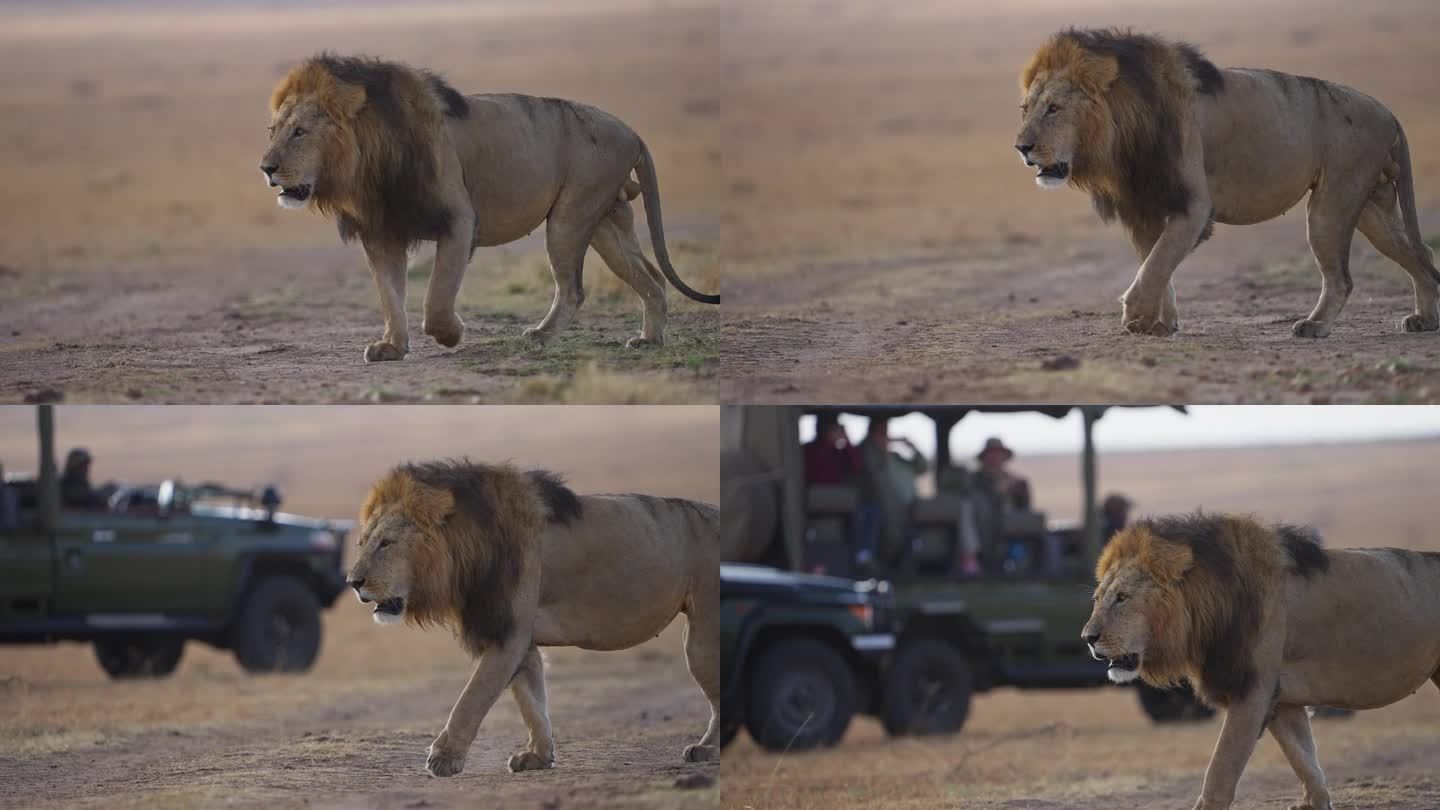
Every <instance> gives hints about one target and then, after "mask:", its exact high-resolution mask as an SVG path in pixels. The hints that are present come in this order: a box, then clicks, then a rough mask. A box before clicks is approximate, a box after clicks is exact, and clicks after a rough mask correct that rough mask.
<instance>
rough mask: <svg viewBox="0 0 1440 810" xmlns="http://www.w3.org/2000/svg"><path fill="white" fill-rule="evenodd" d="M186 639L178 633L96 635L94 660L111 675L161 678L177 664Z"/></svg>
mask: <svg viewBox="0 0 1440 810" xmlns="http://www.w3.org/2000/svg"><path fill="white" fill-rule="evenodd" d="M184 651H185V639H183V638H180V637H178V636H173V637H172V636H150V637H140V638H116V639H98V640H96V642H95V660H96V661H98V662H100V668H101V669H103V670H105V672H106V674H108V675H109V676H110V677H112V678H163V677H165V676H166V675H169V674H170V673H172V672H174V671H175V667H176V666H178V665H179V664H180V654H181V653H183V652H184Z"/></svg>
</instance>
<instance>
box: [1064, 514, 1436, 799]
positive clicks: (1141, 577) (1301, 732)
mask: <svg viewBox="0 0 1440 810" xmlns="http://www.w3.org/2000/svg"><path fill="white" fill-rule="evenodd" d="M1095 576H1096V579H1097V580H1098V586H1097V587H1096V589H1095V597H1094V598H1095V608H1094V611H1093V612H1092V613H1091V616H1090V620H1089V621H1088V622H1087V623H1086V624H1085V628H1084V630H1083V631H1081V638H1082V640H1083V641H1084V642H1085V643H1086V644H1088V645H1089V647H1090V651H1091V654H1092V655H1093V656H1095V658H1097V659H1104V660H1108V661H1109V676H1110V679H1111V680H1113V681H1115V682H1117V683H1124V682H1127V681H1132V680H1135V679H1136V678H1137V677H1138V678H1140V679H1142V680H1144V681H1145V682H1146V683H1148V684H1150V685H1152V686H1157V687H1170V686H1175V685H1178V684H1180V683H1181V682H1189V683H1190V684H1191V685H1192V686H1193V687H1194V689H1195V693H1196V694H1197V695H1198V696H1199V697H1200V698H1201V700H1203V701H1205V702H1206V703H1207V704H1209V705H1211V706H1214V707H1217V708H1221V709H1223V710H1224V711H1225V722H1224V724H1223V726H1222V727H1221V730H1220V740H1219V742H1218V743H1217V744H1216V746H1215V752H1214V754H1213V755H1212V756H1211V759H1210V765H1209V767H1208V768H1207V769H1206V771H1205V783H1204V788H1203V790H1202V792H1201V796H1200V799H1199V801H1198V802H1196V804H1195V807H1196V808H1226V807H1229V806H1230V805H1231V802H1233V801H1234V799H1235V786H1236V783H1237V782H1238V781H1239V779H1240V774H1241V772H1242V771H1244V770H1245V764H1246V762H1247V761H1248V760H1249V758H1250V754H1251V752H1252V751H1253V750H1254V748H1255V744H1256V742H1257V740H1258V738H1259V737H1260V736H1261V735H1262V734H1263V733H1264V732H1265V730H1267V729H1268V730H1269V732H1270V734H1271V736H1273V737H1274V738H1275V742H1277V743H1279V745H1280V750H1281V752H1283V753H1284V755H1285V759H1286V760H1287V761H1288V762H1289V763H1290V767H1292V768H1293V769H1294V770H1295V773H1296V775H1297V776H1299V778H1300V782H1301V784H1302V785H1303V786H1304V796H1303V798H1302V799H1301V800H1300V803H1299V804H1297V805H1295V806H1294V808H1292V810H1295V809H1296V808H1298V809H1299V810H1328V809H1329V808H1330V794H1329V791H1328V790H1327V789H1326V786H1325V775H1324V774H1323V773H1322V772H1321V770H1320V763H1319V760H1318V759H1317V757H1316V754H1315V742H1314V740H1313V739H1312V737H1311V734H1310V719H1309V716H1308V715H1307V713H1306V707H1307V706H1333V707H1336V708H1343V709H1373V708H1378V707H1381V706H1387V705H1389V704H1391V703H1394V702H1396V701H1398V700H1400V699H1401V698H1404V697H1406V696H1407V695H1410V694H1412V693H1414V692H1415V691H1416V690H1418V689H1419V688H1420V687H1421V686H1423V685H1424V684H1425V681H1426V680H1430V681H1432V682H1434V683H1435V685H1436V686H1440V554H1437V553H1434V552H1416V551H1405V550H1402V549H1394V548H1368V549H1340V550H1325V549H1322V548H1321V547H1320V544H1319V538H1318V536H1317V535H1316V534H1315V532H1314V531H1313V530H1310V529H1304V528H1298V527H1295V526H1288V525H1283V524H1281V525H1273V526H1265V525H1261V524H1260V523H1257V522H1256V521H1255V520H1253V519H1251V518H1248V517H1237V516H1228V515H1216V514H1206V513H1203V512H1195V513H1192V514H1188V515H1179V516H1171V517H1162V518H1153V519H1146V520H1142V521H1139V522H1137V523H1136V524H1134V525H1133V526H1131V527H1129V528H1127V529H1124V530H1122V531H1121V532H1120V533H1119V534H1117V535H1115V537H1114V538H1113V539H1111V540H1110V542H1109V544H1108V545H1107V546H1106V547H1105V550H1104V552H1102V553H1101V555H1100V560H1099V563H1098V564H1097V566H1096V569H1095Z"/></svg>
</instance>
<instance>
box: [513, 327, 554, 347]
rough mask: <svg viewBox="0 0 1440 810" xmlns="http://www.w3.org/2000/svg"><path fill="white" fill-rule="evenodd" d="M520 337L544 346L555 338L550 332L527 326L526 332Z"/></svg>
mask: <svg viewBox="0 0 1440 810" xmlns="http://www.w3.org/2000/svg"><path fill="white" fill-rule="evenodd" d="M520 335H521V336H522V337H527V338H530V339H531V340H533V341H535V342H536V343H540V344H542V345H543V344H545V343H548V342H549V341H550V338H552V337H554V336H553V335H551V334H550V333H549V332H546V331H545V330H543V329H541V328H540V327H538V326H527V327H525V331H523V332H521V333H520Z"/></svg>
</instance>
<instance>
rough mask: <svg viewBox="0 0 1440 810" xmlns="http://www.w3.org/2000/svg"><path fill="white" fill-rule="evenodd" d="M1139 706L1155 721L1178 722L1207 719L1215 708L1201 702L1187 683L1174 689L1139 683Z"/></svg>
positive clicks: (1212, 714) (1213, 712)
mask: <svg viewBox="0 0 1440 810" xmlns="http://www.w3.org/2000/svg"><path fill="white" fill-rule="evenodd" d="M1139 691H1140V706H1141V707H1142V708H1144V709H1145V713H1146V714H1148V715H1150V719H1151V720H1154V721H1155V722H1157V723H1179V722H1184V721H1187V720H1208V719H1209V718H1211V717H1213V716H1215V710H1214V709H1212V708H1210V707H1209V706H1206V705H1205V704H1204V703H1201V702H1200V700H1199V698H1197V697H1195V692H1194V691H1193V690H1192V689H1191V688H1190V686H1189V684H1186V685H1184V686H1180V687H1178V688H1175V689H1156V688H1155V687H1153V686H1151V685H1149V684H1147V683H1141V684H1140V686H1139Z"/></svg>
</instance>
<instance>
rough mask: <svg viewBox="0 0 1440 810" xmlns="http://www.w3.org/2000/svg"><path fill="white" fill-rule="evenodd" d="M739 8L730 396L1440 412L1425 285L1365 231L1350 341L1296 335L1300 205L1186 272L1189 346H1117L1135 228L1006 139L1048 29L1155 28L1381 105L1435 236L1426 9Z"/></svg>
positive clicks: (1309, 291) (1307, 298)
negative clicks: (1406, 323) (1410, 328)
mask: <svg viewBox="0 0 1440 810" xmlns="http://www.w3.org/2000/svg"><path fill="white" fill-rule="evenodd" d="M745 6H746V9H747V12H748V13H744V14H738V15H735V16H734V18H733V19H732V26H733V30H732V38H733V40H734V41H736V42H742V43H744V45H743V47H740V48H738V49H736V51H735V52H731V51H726V58H727V61H729V62H730V63H731V64H730V69H731V70H732V71H733V72H734V73H735V75H736V76H737V82H738V85H739V87H740V88H742V89H743V91H744V95H743V97H742V99H741V100H740V101H737V104H736V110H737V113H736V118H735V120H734V122H733V131H734V132H735V133H736V135H737V138H738V140H737V144H738V145H737V146H736V148H735V158H734V159H733V160H727V162H726V169H727V174H728V175H729V177H728V178H727V182H728V183H729V185H728V187H727V191H728V195H727V205H726V213H725V215H724V219H723V223H724V225H725V228H726V231H725V237H724V239H725V250H726V251H727V255H728V256H730V257H732V260H731V261H730V262H727V266H726V270H725V274H726V275H725V291H726V294H727V296H728V297H727V298H726V305H725V309H724V312H723V316H724V327H723V329H724V331H723V333H722V335H723V358H722V364H723V371H722V378H723V381H722V384H721V397H722V399H723V400H725V401H737V402H754V401H760V402H799V403H803V402H826V401H837V400H838V401H847V402H853V401H892V400H904V401H957V402H963V401H984V402H1036V401H1046V402H1057V401H1070V402H1073V401H1084V402H1146V401H1166V402H1236V401H1243V402H1273V401H1286V402H1301V403H1305V402H1325V401H1330V402H1380V403H1388V402H1430V401H1437V400H1440V386H1437V385H1436V384H1435V379H1436V376H1437V374H1440V338H1437V337H1436V335H1434V334H1429V335H1419V336H1417V335H1404V334H1399V333H1397V332H1396V327H1395V324H1396V322H1397V321H1398V320H1399V319H1400V318H1401V317H1402V316H1404V315H1406V314H1408V313H1409V312H1411V311H1412V307H1413V304H1412V302H1411V292H1410V286H1409V280H1408V277H1406V276H1405V274H1404V273H1403V271H1401V270H1400V268H1398V267H1396V266H1394V265H1393V264H1391V263H1390V262H1389V261H1388V260H1385V259H1383V258H1381V257H1378V255H1377V254H1376V253H1375V251H1374V250H1373V249H1372V248H1370V246H1369V245H1368V244H1366V243H1365V242H1364V239H1363V237H1358V238H1357V239H1356V240H1355V247H1354V250H1353V252H1352V269H1353V275H1354V279H1355V284H1356V286H1355V293H1354V295H1353V296H1352V297H1351V299H1350V303H1349V305H1348V306H1347V308H1346V310H1345V313H1344V316H1343V318H1342V320H1341V321H1340V323H1339V325H1338V326H1337V328H1336V329H1335V331H1334V333H1333V334H1332V335H1331V337H1330V338H1328V339H1326V340H1321V341H1313V342H1312V341H1297V340H1295V339H1293V338H1292V337H1291V336H1290V328H1289V327H1290V324H1291V323H1293V322H1294V321H1295V320H1298V319H1299V318H1301V317H1304V315H1305V314H1307V313H1308V312H1309V311H1310V309H1311V307H1312V306H1313V305H1314V303H1315V300H1316V298H1317V297H1318V294H1319V273H1318V272H1317V271H1316V270H1315V269H1314V267H1313V262H1312V260H1311V259H1310V257H1309V251H1308V247H1307V245H1306V242H1305V227H1304V208H1303V206H1300V207H1298V210H1297V211H1292V212H1291V213H1290V214H1289V215H1287V216H1286V217H1284V218H1282V219H1281V220H1278V221H1276V222H1273V223H1269V224H1266V225H1264V226H1255V227H1225V226H1222V227H1218V228H1217V229H1216V233H1215V236H1214V238H1213V239H1211V240H1210V241H1209V242H1207V243H1206V244H1204V245H1203V246H1202V247H1201V248H1200V250H1199V251H1198V252H1197V253H1196V254H1195V255H1194V256H1192V257H1191V258H1189V259H1187V260H1186V262H1185V263H1184V264H1183V265H1182V267H1181V268H1180V270H1179V272H1178V273H1177V274H1176V277H1175V284H1176V287H1177V290H1178V292H1179V303H1180V313H1181V314H1180V319H1181V333H1180V334H1179V335H1178V336H1177V337H1174V338H1168V339H1152V338H1138V337H1133V336H1127V335H1124V334H1123V333H1122V332H1121V330H1120V323H1119V321H1120V313H1119V304H1118V303H1117V299H1118V298H1119V296H1120V294H1121V293H1122V292H1123V291H1124V290H1125V287H1126V286H1127V285H1128V284H1129V283H1130V280H1131V278H1132V277H1133V275H1134V272H1135V268H1136V260H1135V258H1134V256H1133V255H1132V254H1131V253H1130V251H1129V247H1128V243H1127V241H1126V239H1125V236H1124V234H1123V232H1122V231H1121V229H1120V228H1119V226H1104V225H1102V224H1101V223H1100V221H1099V219H1098V218H1097V217H1096V216H1095V215H1094V214H1093V213H1092V212H1091V210H1090V205H1089V202H1088V200H1087V199H1086V198H1085V195H1084V194H1082V193H1080V192H1077V191H1073V190H1068V189H1067V190H1062V191H1056V192H1052V193H1046V192H1042V191H1041V190H1040V189H1037V188H1036V187H1035V185H1034V183H1033V181H1032V178H1031V176H1030V174H1031V172H1027V170H1026V169H1024V168H1023V167H1022V166H1021V165H1020V162H1019V161H1018V160H1016V157H1015V154H1014V150H1013V149H1012V148H1011V146H1010V144H1011V143H1012V142H1013V138H1014V135H1015V127H1016V126H1017V121H1018V114H1017V112H1016V104H1017V103H1018V90H1017V89H1016V75H1017V73H1018V70H1019V68H1020V66H1021V65H1022V64H1023V63H1024V60H1025V59H1026V57H1027V56H1028V55H1029V54H1030V53H1031V52H1032V51H1033V49H1034V48H1035V47H1036V46H1037V44H1038V43H1039V42H1041V41H1043V39H1044V38H1045V37H1046V36H1048V35H1049V34H1050V33H1052V32H1053V31H1054V30H1055V29H1057V28H1059V27H1062V26H1064V25H1069V24H1079V25H1124V26H1133V27H1136V28H1138V29H1141V30H1149V31H1157V32H1161V33H1165V34H1168V35H1170V36H1172V37H1177V38H1184V39H1187V40H1190V41H1192V42H1195V43H1196V44H1198V45H1199V46H1201V47H1202V48H1203V49H1204V50H1205V51H1206V53H1207V54H1208V55H1209V56H1210V57H1212V58H1213V59H1214V60H1215V61H1216V62H1217V63H1218V64H1221V65H1254V66H1265V67H1272V68H1276V69H1281V70H1288V71H1293V72H1297V73H1302V74H1308V75H1317V76H1322V77H1325V78H1328V79H1332V80H1335V81H1340V82H1343V83H1345V84H1349V85H1352V86H1354V87H1357V88H1360V89H1363V90H1365V91H1366V92H1369V93H1371V94H1373V95H1375V96H1376V97H1378V98H1380V99H1382V100H1383V101H1385V102H1386V103H1387V104H1388V105H1389V106H1390V107H1391V108H1392V109H1393V110H1395V112H1396V114H1397V115H1398V116H1399V117H1400V119H1401V120H1402V121H1403V123H1404V125H1405V128H1406V132H1407V135H1408V136H1409V138H1410V141H1411V151H1412V153H1413V155H1414V162H1415V174H1416V183H1417V193H1418V195H1419V198H1420V206H1421V208H1422V216H1421V222H1422V229H1423V233H1425V234H1427V235H1428V236H1429V238H1430V240H1431V242H1432V244H1440V236H1437V231H1440V207H1437V206H1440V159H1437V157H1436V155H1437V154H1440V151H1437V149H1436V148H1435V146H1436V144H1440V116H1437V115H1436V107H1435V105H1434V104H1433V103H1432V101H1433V98H1432V97H1431V93H1430V92H1429V90H1428V89H1427V88H1426V86H1425V85H1424V84H1423V83H1418V82H1416V81H1414V80H1413V74H1414V66H1415V65H1416V64H1417V62H1418V61H1423V60H1424V59H1425V56H1426V55H1428V54H1431V53H1433V52H1434V47H1433V43H1432V42H1431V41H1430V36H1429V34H1428V32H1429V31H1431V30H1434V28H1435V25H1436V24H1440V18H1437V16H1436V15H1437V13H1440V7H1437V6H1436V5H1434V4H1433V3H1424V2H1415V0H1390V2H1383V3H1367V4H1363V5H1354V4H1341V3H1334V4H1330V3H1326V4H1317V3H1302V2H1298V1H1297V0H1282V2H1269V3H1249V2H1243V0H1220V2H1218V3H1206V4H1199V5H1197V4H1193V3H1182V2H1172V1H1170V0H1164V1H1162V2H1154V3H1137V2H1118V3H1117V2H1105V0H1064V2H1060V0H1044V1H1043V2H1037V3H1029V4H1026V5H1025V6H1024V8H1023V9H1022V8H1020V7H1018V6H1013V7H1004V6H993V5H987V4H962V3H951V2H943V1H942V0H929V1H928V2H927V1H925V0H922V1H921V2H915V3H906V4H903V5H900V6H897V5H894V4H884V3H872V2H867V1H864V0H842V2H835V3H825V4H818V5H807V6H798V5H782V6H768V7H765V8H763V9H762V8H761V4H758V3H747V4H745ZM1421 32H1426V33H1421ZM741 135H743V137H739V136H741ZM1031 171H1032V172H1033V170H1031Z"/></svg>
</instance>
